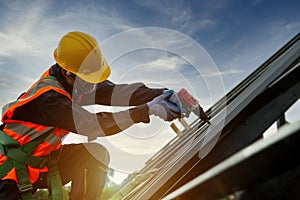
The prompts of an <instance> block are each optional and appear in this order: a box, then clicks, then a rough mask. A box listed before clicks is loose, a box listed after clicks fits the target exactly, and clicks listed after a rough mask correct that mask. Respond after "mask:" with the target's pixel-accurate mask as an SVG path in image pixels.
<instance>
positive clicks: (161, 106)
mask: <svg viewBox="0 0 300 200" xmlns="http://www.w3.org/2000/svg"><path fill="white" fill-rule="evenodd" d="M172 94H174V92H173V91H171V90H168V92H163V93H162V94H161V95H159V96H157V97H155V98H154V99H153V100H152V101H150V102H148V103H147V105H148V107H149V115H155V116H158V117H160V118H161V119H163V120H165V121H172V120H174V119H176V118H179V117H180V116H181V113H180V112H179V110H178V108H177V107H176V106H174V105H172V104H170V103H169V102H168V98H169V97H171V96H172Z"/></svg>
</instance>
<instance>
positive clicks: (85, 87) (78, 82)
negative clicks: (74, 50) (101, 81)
mask: <svg viewBox="0 0 300 200" xmlns="http://www.w3.org/2000/svg"><path fill="white" fill-rule="evenodd" d="M66 76H67V78H68V80H69V81H68V80H67V81H68V83H70V84H71V85H72V86H73V88H74V89H78V90H79V91H81V92H82V93H84V94H89V93H92V92H94V91H95V90H96V88H97V84H92V83H88V82H86V81H84V80H82V79H81V78H79V77H78V76H76V75H75V74H72V73H69V72H68V73H67V74H66Z"/></svg>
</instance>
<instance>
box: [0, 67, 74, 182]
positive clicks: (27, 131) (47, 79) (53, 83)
mask: <svg viewBox="0 0 300 200" xmlns="http://www.w3.org/2000/svg"><path fill="white" fill-rule="evenodd" d="M50 90H54V91H55V92H58V93H60V94H63V95H64V96H66V97H67V98H69V99H70V101H72V98H71V96H70V95H69V94H68V93H67V92H66V91H65V89H64V88H63V87H62V85H61V84H60V83H59V82H58V81H57V80H56V78H55V77H51V76H49V70H48V71H47V72H46V73H44V74H43V75H42V77H41V79H40V80H38V81H37V82H36V83H34V84H33V86H31V87H30V89H29V90H28V91H27V92H26V93H24V94H23V95H21V96H20V97H19V98H18V99H17V100H16V101H14V102H12V103H10V104H7V105H6V106H5V107H4V108H3V115H2V122H4V123H5V124H6V125H5V127H4V129H3V132H4V133H6V134H8V135H9V136H11V137H12V138H13V139H14V140H16V141H17V142H18V143H19V144H20V145H24V144H26V143H28V142H30V141H32V140H34V139H36V138H37V137H39V136H41V135H43V134H48V136H47V137H46V138H45V139H44V141H43V142H42V143H41V144H39V145H38V146H37V148H36V149H35V150H34V151H33V152H32V155H33V156H36V157H43V156H47V155H49V153H50V152H51V151H55V150H57V149H59V147H60V146H61V138H62V137H64V136H65V135H66V134H68V131H66V130H63V129H60V128H55V127H49V126H42V125H39V124H35V123H31V122H24V121H19V120H14V119H12V116H13V113H14V111H15V109H16V108H17V107H20V106H22V105H24V104H26V103H28V102H30V101H32V100H34V99H36V98H37V97H39V96H40V95H42V94H44V93H45V92H48V91H50ZM6 159H7V157H6V156H4V155H0V165H1V164H3V163H4V162H5V160H6ZM27 171H28V177H29V180H30V182H31V183H34V182H36V180H37V179H38V177H39V173H40V172H47V167H44V168H42V169H40V168H34V167H31V166H27ZM0 178H2V179H13V180H15V181H16V182H18V181H17V176H16V173H15V168H13V169H12V170H11V171H10V172H9V173H7V175H6V176H4V177H0Z"/></svg>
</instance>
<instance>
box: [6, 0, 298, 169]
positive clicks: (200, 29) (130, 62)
mask: <svg viewBox="0 0 300 200" xmlns="http://www.w3.org/2000/svg"><path fill="white" fill-rule="evenodd" d="M299 8H300V2H299V1H296V0H287V1H279V0H243V1H242V0H240V1H238V0H198V1H196V0H194V1H193V0H145V1H143V0H126V1H121V0H100V1H96V0H94V1H79V0H77V1H51V0H48V1H29V0H27V1H26V0H22V1H21V0H19V1H18V0H16V1H11V0H7V1H5V0H2V1H0V43H1V48H0V92H1V97H0V105H1V106H2V105H4V104H5V103H7V102H9V101H11V100H13V99H15V98H16V97H17V96H18V94H19V93H20V92H22V91H24V90H26V89H27V88H28V87H29V86H30V85H31V84H32V82H33V81H35V80H36V79H37V78H38V77H39V76H40V74H41V73H42V72H43V71H45V70H46V69H47V68H48V67H49V66H50V65H51V64H53V63H54V59H53V57H52V54H53V50H54V48H55V47H56V45H57V42H58V40H59V38H60V37H61V36H62V35H63V34H65V33H66V32H68V31H73V30H79V31H84V32H88V33H90V34H91V35H93V36H94V37H95V38H96V39H97V40H98V41H99V43H100V44H101V46H102V51H103V54H104V56H106V57H107V60H108V61H109V62H110V63H111V67H112V76H111V80H113V81H115V82H145V83H147V84H149V85H151V86H165V87H169V88H174V89H175V90H178V89H180V88H181V87H187V88H189V89H190V90H191V91H192V93H194V94H195V95H196V96H197V97H198V98H199V99H200V101H202V102H203V104H204V106H205V107H208V106H210V105H212V104H213V102H215V100H216V99H217V98H219V97H221V96H222V95H224V93H225V92H226V91H229V90H230V89H231V88H232V87H234V86H235V85H236V84H238V83H239V82H240V81H241V80H242V79H243V78H245V77H246V76H247V75H248V74H249V73H251V72H252V71H253V70H254V69H255V68H257V67H258V66H259V65H260V64H261V63H262V62H263V61H265V60H266V59H267V58H269V57H270V56H271V55H272V54H273V53H274V52H275V51H276V50H278V49H279V48H280V47H281V46H282V45H284V44H285V43H286V42H287V41H288V40H290V39H291V38H292V37H293V36H294V35H296V34H297V33H298V32H299V30H300V15H299ZM145 27H156V28H154V29H153V28H151V29H147V28H145ZM132 30H133V31H132ZM154 30H157V31H154ZM124 31H125V32H124ZM130 31H131V32H130ZM158 32H159V33H160V34H158ZM116 34H117V35H116ZM184 41H187V43H183V42H184ZM196 43H197V45H198V46H197V45H196ZM185 44H186V45H187V44H193V45H194V46H193V47H188V48H185V47H184V46H185ZM131 45H137V46H135V47H134V48H133V47H132V46H131ZM138 47H143V48H142V49H139V48H138ZM144 47H145V48H144ZM147 47H150V48H147ZM126 48H127V49H129V50H128V51H127V52H125V54H121V55H118V53H117V52H119V53H120V52H122V50H123V49H126ZM201 48H202V50H200V52H199V51H198V50H199V49H201ZM183 50H184V51H186V52H183ZM193 50H195V51H193ZM196 50H197V51H196ZM123 53H124V52H123ZM182 55H184V56H182ZM197 55H199V56H197ZM197 59H198V60H197ZM204 60H205V62H204ZM193 61H195V62H193ZM206 61H207V62H206ZM195 63H198V64H199V63H202V64H203V63H205V65H206V66H207V67H208V66H211V68H205V67H203V66H200V68H201V69H200V73H199V74H198V75H199V76H193V74H195V73H196V72H195V73H194V72H193V69H194V68H193V67H192V65H193V64H195ZM200 65H201V64H200ZM198 69H199V68H198ZM211 69H213V70H211ZM145 72H146V73H145ZM168 72H170V73H168ZM215 74H217V76H215ZM199 77H202V78H199ZM209 77H210V78H209ZM212 80H219V81H221V82H222V84H220V85H218V86H220V87H216V86H215V85H211V84H209V83H210V81H212ZM202 86H203V87H202ZM297 108H298V107H297ZM297 110H298V109H296V111H295V110H294V111H292V114H293V116H295V113H297ZM298 111H299V110H298ZM298 119H299V118H298ZM155 120H156V119H153V121H155ZM157 123H160V126H159V127H163V128H158V129H159V130H165V128H166V126H167V125H165V124H162V122H157ZM140 126H141V127H140V129H139V131H142V130H143V132H147V131H146V130H145V129H148V130H149V127H148V126H144V125H140ZM150 126H151V125H150ZM153 127H156V126H153ZM133 132H136V131H135V129H134V131H133ZM162 132H163V131H162ZM147 134H149V133H147ZM129 135H130V134H129ZM150 135H151V134H150ZM154 135H155V137H154ZM144 136H145V135H142V136H140V138H138V139H137V138H134V137H124V138H122V139H120V138H118V137H116V138H111V140H112V141H114V142H116V143H113V142H112V143H110V144H112V145H113V146H118V147H117V148H116V149H119V148H123V149H122V152H123V153H124V151H125V153H124V154H122V153H120V152H119V151H117V150H111V151H112V154H113V155H114V156H115V157H114V158H113V161H112V162H113V164H112V165H115V166H117V167H116V168H118V167H119V166H120V165H121V164H120V163H121V162H123V163H124V162H126V160H128V157H126V156H133V154H135V155H134V156H136V160H137V162H135V163H133V164H132V165H130V164H129V165H128V166H127V167H124V169H123V170H124V171H132V170H135V169H138V168H140V167H141V166H142V163H143V162H144V161H145V160H146V159H147V158H148V157H149V155H151V154H153V153H154V152H155V151H156V149H158V148H160V147H161V146H162V145H163V144H165V143H166V142H167V141H168V140H169V139H170V138H172V137H173V136H174V135H173V134H171V133H168V134H153V135H151V136H153V137H151V138H150V137H149V138H148V139H141V138H144ZM120 141H121V142H120ZM158 141H159V142H158ZM112 149H113V148H112ZM141 149H142V150H141ZM128 152H129V153H128ZM137 152H140V153H137ZM122 159H123V160H122ZM118 160H121V162H119V163H118Z"/></svg>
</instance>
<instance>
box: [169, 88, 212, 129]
mask: <svg viewBox="0 0 300 200" xmlns="http://www.w3.org/2000/svg"><path fill="white" fill-rule="evenodd" d="M176 95H177V97H178V99H179V100H180V102H181V105H180V108H179V106H178V105H175V104H174V102H171V101H168V103H171V104H172V105H173V106H176V107H177V110H178V111H179V112H181V113H182V114H183V117H189V116H190V114H191V112H193V113H194V114H195V115H197V116H198V117H199V118H200V119H201V120H203V121H205V122H207V123H208V124H210V121H209V117H208V116H207V115H206V113H205V112H204V110H203V108H202V107H201V106H200V104H199V101H198V100H197V99H195V98H194V97H193V96H192V95H191V94H190V93H189V92H188V91H187V90H186V89H184V88H182V89H181V90H179V91H178V92H177V93H176Z"/></svg>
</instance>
